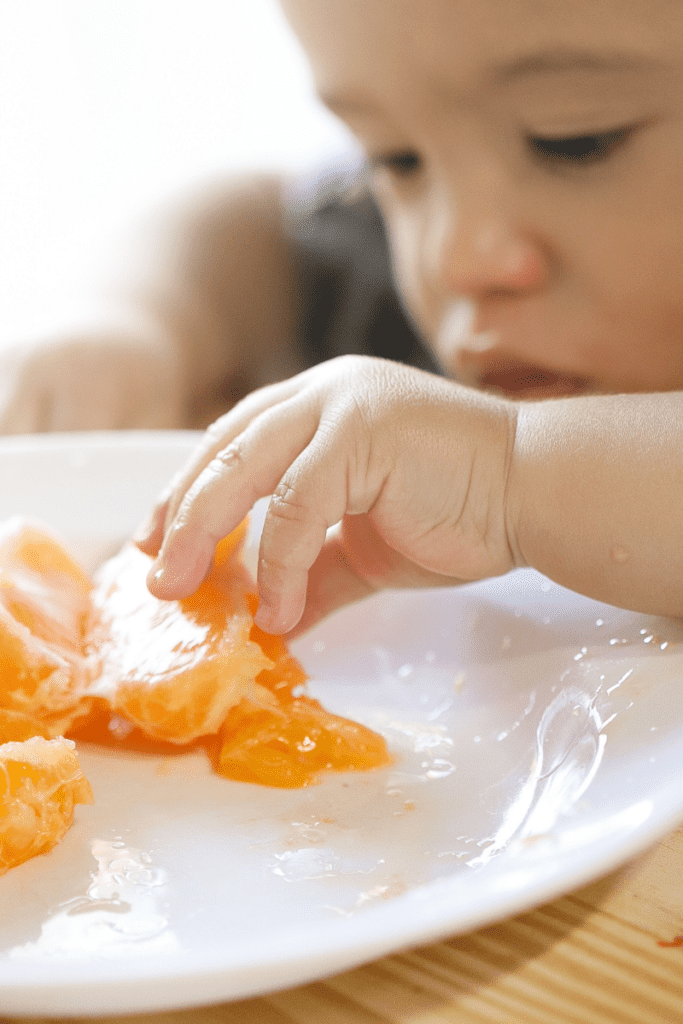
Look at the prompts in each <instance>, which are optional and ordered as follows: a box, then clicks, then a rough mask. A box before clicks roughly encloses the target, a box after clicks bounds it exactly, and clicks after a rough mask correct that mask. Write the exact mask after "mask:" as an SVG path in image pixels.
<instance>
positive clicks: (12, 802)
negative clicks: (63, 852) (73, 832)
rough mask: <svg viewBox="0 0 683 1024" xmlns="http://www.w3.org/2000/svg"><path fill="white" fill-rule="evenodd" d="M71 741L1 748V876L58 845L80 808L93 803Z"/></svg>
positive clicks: (36, 741)
mask: <svg viewBox="0 0 683 1024" xmlns="http://www.w3.org/2000/svg"><path fill="white" fill-rule="evenodd" d="M73 747H74V744H73V743H72V742H71V741H70V740H65V739H62V738H60V739H54V740H46V739H43V737H42V736H36V737H34V738H32V739H28V740H25V741H24V742H9V743H5V744H3V745H2V746H0V875H1V874H4V872H5V871H7V870H8V869H9V868H11V867H15V866H16V865H17V864H21V863H22V862H23V861H25V860H28V859H29V858H30V857H35V856H36V854H38V853H45V852H47V850H49V849H51V848H52V847H53V846H54V845H55V843H57V842H59V840H60V839H61V838H62V836H63V835H64V833H65V832H66V830H67V829H68V828H69V826H70V825H71V823H72V821H73V815H74V806H75V805H76V804H77V803H81V804H83V803H85V804H89V803H92V802H93V795H92V790H91V788H90V784H89V783H88V780H87V779H86V778H85V776H84V775H83V772H82V771H81V769H80V766H79V763H78V757H77V756H76V754H75V752H74V749H73Z"/></svg>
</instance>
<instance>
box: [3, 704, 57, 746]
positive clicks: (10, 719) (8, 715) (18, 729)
mask: <svg viewBox="0 0 683 1024" xmlns="http://www.w3.org/2000/svg"><path fill="white" fill-rule="evenodd" d="M33 736H42V737H43V738H44V739H49V738H50V733H49V730H48V729H46V728H45V726H44V725H43V724H42V722H39V721H38V719H37V718H33V717H32V716H31V715H24V714H23V713H22V712H21V711H7V710H6V709H5V708H0V746H2V744H3V743H10V742H13V741H16V742H18V743H23V741H24V740H30V739H31V738H32V737H33Z"/></svg>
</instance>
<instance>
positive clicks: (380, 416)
mask: <svg viewBox="0 0 683 1024" xmlns="http://www.w3.org/2000/svg"><path fill="white" fill-rule="evenodd" d="M515 420H516V407H515V406H514V405H513V404H512V403H508V402H505V401H503V400H499V399H496V398H491V397H490V396H485V395H481V394H478V393H476V392H473V391H469V390H467V389H465V388H462V387H460V386H458V385H457V384H454V383H452V382H449V381H446V380H442V379H440V378H438V377H435V376H432V375H431V374H427V373H423V372H421V371H418V370H414V369H410V368H408V367H405V366H401V365H399V364H396V363H391V362H386V361H384V360H379V359H369V358H364V357H360V356H345V357H342V358H340V359H335V360H332V361H330V362H328V363H323V364H321V365H320V366H317V367H314V368H313V369H310V370H307V371H305V372H304V373H302V374H299V376H297V377H293V378H291V379H290V380H288V381H285V382H283V383H280V384H274V385H271V386H269V387H266V388H262V389H261V390H259V391H256V392H253V393H252V394H251V395H249V396H248V397H247V398H246V399H244V400H243V401H242V402H240V403H239V405H237V406H236V407H235V408H234V409H233V410H231V411H230V412H229V413H228V414H227V415H225V416H223V417H221V419H219V420H217V421H216V423H215V424H214V425H213V426H212V427H210V428H209V430H208V431H207V433H206V436H205V439H204V441H203V443H202V445H201V447H200V448H199V450H198V451H197V453H196V454H195V455H194V457H193V458H192V460H191V462H190V464H189V465H188V466H187V468H186V469H185V470H184V471H183V472H182V474H180V475H179V476H178V477H177V478H176V479H175V480H174V481H172V484H171V486H170V488H169V490H168V492H167V493H166V494H165V495H164V498H163V500H161V501H160V503H159V504H158V505H157V507H156V509H155V511H154V512H153V514H152V517H151V520H150V522H149V524H147V526H146V527H144V528H142V529H141V530H140V531H139V533H138V536H137V541H138V544H139V545H140V547H141V548H142V550H143V551H146V552H148V553H149V554H158V557H157V560H156V562H155V563H154V565H153V566H152V569H151V571H150V574H149V577H148V585H149V588H150V590H151V591H152V593H153V594H155V595H156V596H158V597H160V598H169V599H170V598H177V597H183V596H186V595H188V594H191V593H193V592H194V590H196V588H197V587H198V586H199V584H200V583H201V581H202V579H203V578H204V576H205V575H206V573H207V571H208V569H209V567H210V564H211V560H212V556H213V552H214V549H215V546H216V544H217V542H218V541H219V540H220V539H221V538H222V537H223V536H225V535H226V534H227V533H229V532H230V531H231V530H232V529H233V528H234V527H235V526H237V524H238V523H239V522H240V520H241V519H242V518H243V517H244V516H245V515H246V514H247V513H248V512H249V510H250V508H251V507H252V505H253V504H254V502H255V501H256V500H257V499H258V498H260V497H262V496H264V495H268V494H272V498H271V501H270V505H269V508H268V512H267V515H266V520H265V525H264V528H263V534H262V539H261V546H260V552H259V562H258V587H259V600H260V603H259V609H258V613H257V616H256V619H257V622H258V624H259V625H260V626H261V627H262V628H263V629H265V630H267V631H270V632H273V633H285V632H289V631H290V630H292V629H293V628H294V627H295V626H296V625H297V624H299V630H301V629H303V628H307V627H308V626H309V625H311V624H312V623H313V622H315V621H317V620H318V619H320V618H321V617H322V616H323V615H326V614H327V613H328V612H330V611H332V610H333V609H334V608H336V607H338V606H340V605H342V604H345V603H347V602H348V601H351V600H354V599H356V598H358V597H361V596H364V595H365V594H368V593H370V592H372V591H373V590H377V589H380V588H382V587H390V586H420V585H427V586H434V585H438V584H452V583H453V582H456V581H458V582H460V581H463V580H475V579H480V578H482V577H485V576H492V575H499V574H502V573H505V572H507V570H508V569H510V568H512V567H513V565H514V564H515V561H516V560H515V557H514V555H513V551H512V546H511V543H510V540H509V538H508V530H507V524H506V509H505V494H506V481H507V475H508V470H509V465H510V458H511V453H512V449H513V444H514V434H515ZM335 524H336V526H335ZM330 527H335V529H333V530H330ZM304 612H305V614H304ZM302 615H303V618H302Z"/></svg>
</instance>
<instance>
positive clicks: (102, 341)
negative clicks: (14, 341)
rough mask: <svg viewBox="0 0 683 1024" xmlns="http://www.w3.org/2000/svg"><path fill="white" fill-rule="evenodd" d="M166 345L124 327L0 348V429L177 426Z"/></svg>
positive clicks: (174, 373) (171, 359) (174, 390)
mask: <svg viewBox="0 0 683 1024" xmlns="http://www.w3.org/2000/svg"><path fill="white" fill-rule="evenodd" d="M177 378H178V373H177V367H176V365H175V357H174V356H173V354H172V352H171V350H170V346H167V345H166V344H165V343H163V342H161V341H148V340H146V339H145V338H144V337H137V336H133V335H131V336H128V335H127V334H126V333H125V332H112V333H95V332H93V333H92V334H83V335H79V334H76V333H75V334H74V336H73V337H69V336H68V335H67V336H66V337H64V338H62V339H55V340H54V341H53V340H50V341H47V342H44V343H37V344H34V345H29V346H26V345H23V346H19V345H17V346H12V347H11V348H7V349H5V350H3V351H2V352H0V433H3V434H23V433H25V434H32V433H37V432H40V431H56V430H98V429H112V430H113V429H122V428H153V427H159V428H160V427H173V426H178V425H179V423H178V420H179V415H180V412H179V390H178V387H177Z"/></svg>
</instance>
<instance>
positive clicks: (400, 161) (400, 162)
mask: <svg viewBox="0 0 683 1024" xmlns="http://www.w3.org/2000/svg"><path fill="white" fill-rule="evenodd" d="M368 163H369V165H370V168H371V169H372V170H373V171H378V170H384V171H390V172H391V174H394V175H395V176H396V177H397V178H407V177H409V176H410V175H411V174H416V173H417V171H418V170H419V169H420V158H419V156H418V155H417V153H413V152H411V151H410V150H405V151H404V152H397V153H385V154H382V155H380V156H376V157H371V158H370V160H369V161H368Z"/></svg>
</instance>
